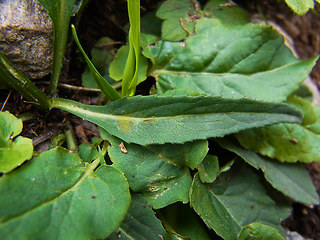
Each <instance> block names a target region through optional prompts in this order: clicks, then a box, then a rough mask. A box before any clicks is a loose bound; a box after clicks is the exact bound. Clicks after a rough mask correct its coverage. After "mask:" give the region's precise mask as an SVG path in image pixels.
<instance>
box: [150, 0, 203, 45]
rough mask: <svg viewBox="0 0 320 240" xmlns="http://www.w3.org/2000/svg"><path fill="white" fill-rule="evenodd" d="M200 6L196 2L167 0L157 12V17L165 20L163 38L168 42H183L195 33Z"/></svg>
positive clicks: (191, 0)
mask: <svg viewBox="0 0 320 240" xmlns="http://www.w3.org/2000/svg"><path fill="white" fill-rule="evenodd" d="M198 8H199V4H198V2H197V1H195V0H167V1H165V2H163V3H162V5H161V6H160V7H159V8H158V10H157V13H156V15H157V17H159V18H160V19H163V20H164V21H163V23H162V28H161V32H162V34H161V38H162V39H163V40H168V41H175V42H177V41H181V40H183V39H184V38H185V37H186V36H187V35H188V34H190V33H192V32H193V31H194V25H195V21H196V20H197V19H198V18H199V17H201V15H199V14H198V12H199V9H198Z"/></svg>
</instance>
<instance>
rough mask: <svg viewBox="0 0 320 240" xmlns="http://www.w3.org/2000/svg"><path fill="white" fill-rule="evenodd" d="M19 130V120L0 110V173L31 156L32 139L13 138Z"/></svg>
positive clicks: (20, 122) (13, 167) (20, 127)
mask: <svg viewBox="0 0 320 240" xmlns="http://www.w3.org/2000/svg"><path fill="white" fill-rule="evenodd" d="M21 131H22V121H21V120H19V119H17V118H16V117H15V116H14V115H12V114H11V113H9V112H0V173H8V172H10V171H12V170H13V169H15V168H16V167H18V166H20V165H21V164H22V163H23V162H24V161H26V160H27V159H30V158H31V157H32V153H33V145H32V140H31V139H29V138H25V137H17V138H16V139H14V138H15V137H16V136H18V135H19V134H20V133H21Z"/></svg>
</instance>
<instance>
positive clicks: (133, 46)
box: [122, 0, 141, 97]
mask: <svg viewBox="0 0 320 240" xmlns="http://www.w3.org/2000/svg"><path fill="white" fill-rule="evenodd" d="M128 13H129V21H130V30H129V41H128V44H129V54H128V58H127V62H126V66H125V69H124V73H123V80H122V96H123V97H127V96H133V95H134V94H135V91H136V86H137V84H138V71H139V61H140V51H141V50H140V0H128Z"/></svg>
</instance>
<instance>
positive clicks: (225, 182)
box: [190, 164, 290, 240]
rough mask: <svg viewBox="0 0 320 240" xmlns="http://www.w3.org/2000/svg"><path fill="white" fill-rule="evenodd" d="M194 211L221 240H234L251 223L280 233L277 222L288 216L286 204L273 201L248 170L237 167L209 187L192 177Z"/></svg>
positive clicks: (243, 167)
mask: <svg viewBox="0 0 320 240" xmlns="http://www.w3.org/2000/svg"><path fill="white" fill-rule="evenodd" d="M190 199H191V200H190V201H191V205H192V207H193V208H194V210H195V211H196V212H197V213H198V215H199V216H201V218H202V219H203V220H204V222H205V223H206V224H207V226H208V227H209V228H212V229H213V230H214V231H215V232H216V233H217V234H218V235H220V236H221V237H223V238H224V239H226V240H228V239H230V240H231V239H232V240H233V239H237V236H238V234H239V233H240V230H241V228H242V227H244V226H246V225H248V224H250V223H253V222H260V223H262V224H266V225H269V226H271V227H275V228H277V229H278V230H282V227H281V225H280V223H281V221H282V220H283V219H284V218H286V217H288V215H289V214H290V205H289V204H284V203H279V202H275V201H274V200H273V199H271V198H270V197H269V196H268V195H267V191H266V189H265V188H264V185H263V183H261V181H260V177H259V175H257V174H256V173H255V172H254V170H252V169H251V168H249V167H247V166H245V165H244V164H242V165H239V164H238V165H237V166H235V167H233V168H232V169H231V171H228V172H226V173H223V174H221V175H219V177H218V178H217V180H216V181H215V182H214V183H213V184H203V183H201V181H200V179H199V177H198V176H196V177H195V179H194V182H193V184H192V188H191V191H190Z"/></svg>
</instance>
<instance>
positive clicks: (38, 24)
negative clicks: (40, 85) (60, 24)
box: [0, 0, 53, 79]
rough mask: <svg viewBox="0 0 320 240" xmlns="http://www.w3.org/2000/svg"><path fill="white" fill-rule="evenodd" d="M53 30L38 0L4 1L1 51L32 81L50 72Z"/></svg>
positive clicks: (0, 19)
mask: <svg viewBox="0 0 320 240" xmlns="http://www.w3.org/2000/svg"><path fill="white" fill-rule="evenodd" d="M52 42H53V27H52V22H51V19H50V17H49V15H48V13H47V11H46V10H45V8H44V7H43V6H42V5H41V4H40V3H39V2H38V1H37V0H0V51H1V52H2V53H3V54H4V55H6V57H7V58H8V59H9V60H10V61H11V62H13V63H14V65H15V66H16V67H17V68H18V69H19V70H20V71H21V72H23V73H24V74H25V75H26V76H27V77H29V78H33V79H35V78H42V77H44V76H45V75H47V74H49V73H50V70H51V63H52Z"/></svg>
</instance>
